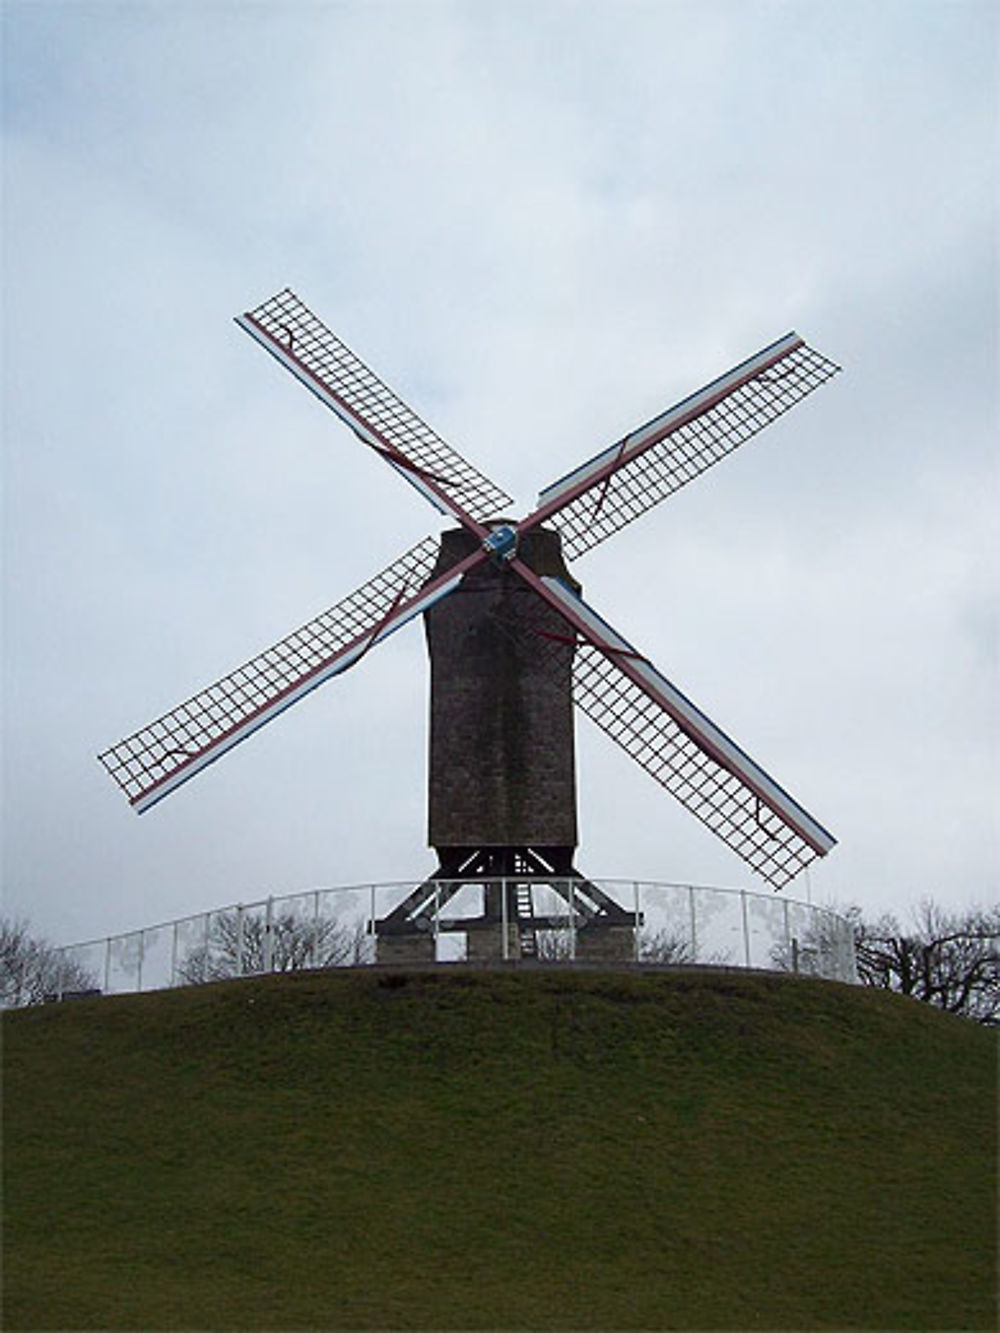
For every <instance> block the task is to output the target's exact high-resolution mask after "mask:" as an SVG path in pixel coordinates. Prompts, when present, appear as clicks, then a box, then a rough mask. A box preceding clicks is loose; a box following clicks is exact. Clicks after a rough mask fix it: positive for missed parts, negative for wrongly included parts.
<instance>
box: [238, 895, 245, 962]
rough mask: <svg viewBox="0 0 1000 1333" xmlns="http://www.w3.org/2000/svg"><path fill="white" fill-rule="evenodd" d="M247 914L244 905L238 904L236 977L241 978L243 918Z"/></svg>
mask: <svg viewBox="0 0 1000 1333" xmlns="http://www.w3.org/2000/svg"><path fill="white" fill-rule="evenodd" d="M245 914H246V908H245V907H244V906H243V904H242V903H237V904H236V975H237V976H238V977H241V976H242V975H243V970H244V962H245V958H244V950H245V945H244V935H243V918H244V916H245Z"/></svg>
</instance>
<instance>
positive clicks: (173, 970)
mask: <svg viewBox="0 0 1000 1333" xmlns="http://www.w3.org/2000/svg"><path fill="white" fill-rule="evenodd" d="M180 924H181V923H180V922H179V921H175V922H174V930H173V939H172V940H171V942H170V985H171V986H172V987H173V986H176V985H177V927H178V926H179V925H180Z"/></svg>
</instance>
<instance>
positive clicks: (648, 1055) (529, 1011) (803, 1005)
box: [4, 969, 996, 1330]
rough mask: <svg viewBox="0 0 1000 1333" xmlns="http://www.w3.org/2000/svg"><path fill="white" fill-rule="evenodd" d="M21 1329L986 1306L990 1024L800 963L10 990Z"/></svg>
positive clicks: (13, 1261) (337, 975)
mask: <svg viewBox="0 0 1000 1333" xmlns="http://www.w3.org/2000/svg"><path fill="white" fill-rule="evenodd" d="M4 1028H5V1051H4V1054H5V1063H6V1077H5V1084H4V1086H5V1097H6V1120H5V1169H6V1189H5V1205H6V1209H7V1232H6V1235H7V1240H6V1251H7V1254H6V1283H5V1305H6V1310H5V1315H6V1319H5V1326H6V1327H7V1328H10V1329H27V1328H31V1329H40V1328H102V1329H159V1328H163V1329H167V1328H188V1329H194V1328H200V1329H229V1328H240V1329H251V1328H272V1329H292V1328H306V1327H313V1328H354V1329H368V1328H398V1329H406V1328H437V1329H456V1328H466V1329H487V1328H508V1329H522V1328H536V1329H542V1328H546V1329H549V1328H551V1329H563V1328H566V1329H569V1328H574V1329H592V1328H604V1329H673V1328H678V1329H680V1328H691V1329H694V1328H701V1329H705V1328H716V1329H721V1328H738V1329H753V1328H763V1329H786V1328H796V1329H812V1328H880V1329H897V1328H899V1329H904V1328H905V1329H921V1330H930V1329H938V1328H948V1329H959V1328H961V1329H973V1328H977V1329H978V1328H992V1327H993V1320H994V1313H995V1312H994V1308H993V1289H994V1281H995V1255H994V1238H995V1234H996V1233H995V1226H996V1212H995V1209H996V1193H995V1183H994V1182H995V1174H994V1173H995V1165H996V1161H995V1148H996V1144H995V1135H996V1082H995V1080H996V1044H995V1039H994V1037H993V1036H992V1035H991V1034H989V1033H988V1032H986V1031H985V1030H983V1029H981V1028H978V1027H976V1026H974V1025H972V1024H970V1023H966V1022H964V1021H962V1020H960V1019H955V1018H951V1017H949V1016H947V1015H945V1014H942V1013H939V1012H937V1011H936V1010H932V1009H929V1008H926V1007H923V1006H921V1005H918V1004H916V1003H914V1002H910V1001H906V1000H902V999H899V998H898V997H895V996H891V995H886V994H883V993H877V992H873V991H867V990H861V989H853V988H849V987H843V986H837V985H831V984H824V983H819V982H809V981H802V980H796V979H792V978H782V977H767V976H759V975H756V976H755V975H745V976H739V975H735V976H734V975H731V974H721V973H678V972H673V973H667V972H649V973H621V974H613V973H592V972H580V971H568V970H549V971H542V970H538V971H521V972H514V973H487V972H472V971H465V970H463V969H455V970H447V971H446V970H444V969H442V970H440V971H438V972H434V973H416V974H409V975H406V974H401V973H382V972H376V971H358V972H334V973H326V974H300V975H298V976H293V977H281V978H277V977H276V978H266V979H263V978H262V979H256V980H248V981H241V982H231V983H228V984H223V985H218V986H206V987H200V988H191V989H187V990H180V991H174V992H169V993H160V994H153V995H146V996H134V997H121V998H109V999H99V1000H93V1001H87V1002H80V1003H76V1004H66V1005H62V1006H52V1007H47V1008H42V1009H34V1010H25V1011H21V1012H17V1013H13V1014H8V1015H6V1016H5V1021H4Z"/></svg>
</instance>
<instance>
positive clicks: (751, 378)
mask: <svg viewBox="0 0 1000 1333" xmlns="http://www.w3.org/2000/svg"><path fill="white" fill-rule="evenodd" d="M839 369H840V367H839V366H837V365H835V364H834V362H832V361H828V360H827V358H826V357H824V356H821V355H820V353H819V352H815V351H813V350H812V348H810V347H808V346H806V344H805V343H804V342H803V340H802V339H801V338H800V337H799V336H798V334H796V333H789V334H787V335H786V336H785V337H784V338H780V339H779V340H778V341H777V342H776V343H772V344H771V346H770V347H765V348H764V349H763V350H762V351H760V352H758V353H757V354H756V356H752V357H750V358H749V360H747V361H744V362H742V363H741V364H740V365H738V366H735V367H734V368H733V369H732V370H730V371H729V372H728V373H727V374H725V375H722V376H720V377H719V379H717V380H713V381H712V383H711V384H708V385H706V386H705V388H703V389H700V390H699V391H698V392H697V393H695V394H691V395H690V397H688V398H685V399H683V400H682V401H681V402H679V403H677V404H676V405H675V406H674V407H671V408H669V409H668V410H667V411H666V412H663V413H661V414H660V416H658V417H654V418H653V420H652V421H648V422H647V423H646V424H645V425H644V426H640V427H639V428H638V429H637V430H634V431H632V433H631V434H629V435H626V436H625V437H624V438H623V439H621V440H619V441H618V443H617V444H613V445H611V446H610V448H608V449H604V450H602V451H601V453H599V454H597V455H596V456H595V457H594V458H592V459H591V460H590V461H589V462H587V463H584V464H583V465H582V466H581V467H579V468H577V469H576V470H575V471H573V472H571V473H569V475H568V476H565V477H563V478H562V479H561V480H560V481H557V482H554V483H553V484H552V485H551V486H548V487H546V489H545V490H544V491H542V492H541V494H540V495H539V497H538V507H537V509H536V510H535V512H534V513H533V514H532V515H530V516H529V518H527V519H526V520H525V522H524V523H523V524H522V525H521V526H522V528H523V527H525V526H531V525H534V524H535V523H541V522H545V521H546V520H549V519H551V520H552V521H553V523H554V524H555V526H556V527H558V528H559V530H560V532H561V533H562V538H563V554H564V555H565V556H566V557H567V558H570V559H572V558H573V557H574V556H578V555H582V554H583V552H584V551H588V550H590V548H591V547H592V546H596V545H597V544H598V543H599V542H602V541H604V539H605V538H606V537H610V536H611V535H612V533H615V532H617V531H618V530H619V529H620V528H623V527H625V526H626V524H628V523H631V522H632V520H633V519H635V518H638V517H639V515H640V514H643V513H645V512H646V510H647V509H652V508H653V506H654V505H657V504H659V502H660V501H661V500H663V499H664V498H665V497H666V496H668V495H671V494H672V493H673V492H674V491H677V490H680V488H681V487H682V486H684V485H686V483H687V482H689V481H691V480H693V479H694V478H695V477H697V476H699V475H700V474H701V473H702V472H704V471H706V470H707V469H708V468H710V467H711V466H712V464H713V463H717V462H718V461H719V460H720V459H721V458H725V457H726V455H727V454H731V453H732V452H733V450H734V449H737V448H739V446H740V445H741V444H743V443H744V442H745V441H746V440H748V439H750V437H751V436H753V435H756V434H757V432H758V431H760V430H762V429H763V428H764V427H765V426H766V425H768V424H769V423H770V422H771V421H774V419H775V418H776V417H779V416H781V415H782V413H784V412H787V411H788V409H789V408H790V407H794V406H795V404H796V403H798V402H801V401H802V399H803V398H805V397H806V396H807V395H808V394H810V393H812V391H813V390H814V389H818V388H819V386H820V385H821V384H823V383H824V382H825V381H826V380H828V379H829V378H830V377H831V376H832V375H835V374H836V373H837V371H838V370H839Z"/></svg>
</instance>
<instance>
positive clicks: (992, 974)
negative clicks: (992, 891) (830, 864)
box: [849, 901, 1000, 1026]
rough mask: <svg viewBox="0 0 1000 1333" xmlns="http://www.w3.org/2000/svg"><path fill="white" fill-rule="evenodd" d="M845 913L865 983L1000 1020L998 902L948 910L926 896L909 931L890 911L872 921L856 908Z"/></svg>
mask: <svg viewBox="0 0 1000 1333" xmlns="http://www.w3.org/2000/svg"><path fill="white" fill-rule="evenodd" d="M849 915H850V917H851V919H852V921H853V923H854V941H855V949H856V951H857V959H858V973H859V976H860V978H861V980H862V981H863V982H864V984H865V985H866V986H878V987H881V988H882V989H884V990H893V991H899V992H900V993H901V994H903V995H912V996H914V998H915V999H918V1000H923V1001H924V1002H925V1003H927V1004H934V1005H937V1006H938V1008H940V1009H946V1010H948V1012H949V1013H953V1014H961V1015H963V1017H965V1018H972V1019H975V1020H976V1022H979V1023H986V1024H988V1025H991V1026H998V1025H1000V907H992V908H987V909H980V908H972V909H970V910H968V911H965V912H960V913H949V912H945V911H944V910H943V909H942V908H940V907H937V906H935V904H934V903H932V902H929V901H924V902H922V903H921V904H920V906H919V908H917V910H916V911H915V912H914V914H913V925H912V927H911V929H909V930H904V929H903V928H902V927H901V926H900V924H899V922H898V921H897V920H896V918H895V917H894V916H892V915H889V914H886V915H884V916H881V917H879V918H878V919H877V920H876V921H873V922H866V921H865V920H864V919H863V917H862V915H861V913H860V911H859V910H858V909H857V908H852V909H851V911H850V913H849Z"/></svg>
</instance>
